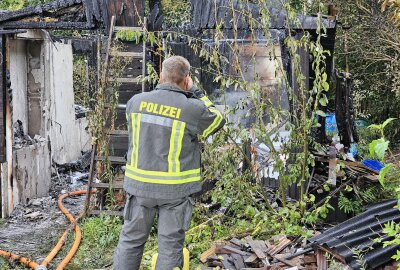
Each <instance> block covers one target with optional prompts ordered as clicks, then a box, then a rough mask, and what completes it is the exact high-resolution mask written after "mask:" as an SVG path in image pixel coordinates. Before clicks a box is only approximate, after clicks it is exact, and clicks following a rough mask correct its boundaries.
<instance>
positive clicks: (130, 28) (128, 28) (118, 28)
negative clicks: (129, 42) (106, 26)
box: [114, 26, 143, 32]
mask: <svg viewBox="0 0 400 270" xmlns="http://www.w3.org/2000/svg"><path fill="white" fill-rule="evenodd" d="M119 31H135V32H143V27H133V26H115V27H114V32H119Z"/></svg>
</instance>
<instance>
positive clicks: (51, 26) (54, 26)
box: [0, 22, 95, 30]
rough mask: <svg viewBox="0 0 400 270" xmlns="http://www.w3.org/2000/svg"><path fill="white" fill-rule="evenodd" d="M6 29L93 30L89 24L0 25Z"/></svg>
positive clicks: (33, 23) (41, 23)
mask: <svg viewBox="0 0 400 270" xmlns="http://www.w3.org/2000/svg"><path fill="white" fill-rule="evenodd" d="M0 27H2V28H4V29H79V30H86V29H93V28H94V27H95V26H94V25H92V24H89V23H87V22H6V23H0Z"/></svg>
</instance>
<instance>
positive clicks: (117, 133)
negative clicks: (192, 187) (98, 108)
mask: <svg viewBox="0 0 400 270" xmlns="http://www.w3.org/2000/svg"><path fill="white" fill-rule="evenodd" d="M115 21H116V19H115V16H113V17H112V18H111V24H110V31H109V35H108V43H107V50H106V56H105V62H104V67H103V71H102V78H101V79H102V80H103V81H104V82H106V84H108V82H113V81H117V82H118V83H121V84H125V85H128V86H129V85H132V86H134V85H136V86H137V85H138V84H140V83H141V86H142V87H141V92H144V91H145V82H144V81H141V80H140V79H139V78H138V77H135V78H126V77H124V78H113V77H111V76H110V74H109V62H110V58H111V57H131V58H132V59H134V60H133V61H139V60H140V59H141V60H142V66H141V68H142V74H141V75H142V76H145V75H146V43H145V40H144V39H143V42H142V46H143V49H142V51H141V52H131V51H115V52H111V47H112V43H113V40H114V38H115V36H116V34H117V33H118V32H119V31H124V30H127V31H136V32H137V31H140V32H143V33H145V32H146V30H147V29H146V24H147V20H146V18H144V22H143V27H126V26H115ZM132 95H133V93H132ZM125 109H126V103H125V104H123V103H122V104H118V106H117V110H123V115H124V116H123V117H124V118H125ZM106 135H107V136H110V142H117V143H118V141H125V142H126V141H127V140H128V130H127V129H126V125H125V129H124V130H108V131H107V134H106ZM120 144H121V143H120ZM122 145H124V144H123V143H122ZM97 147H98V145H97V143H95V144H94V145H93V146H92V156H91V163H90V171H89V180H88V193H87V198H86V205H85V215H88V214H89V210H90V209H89V208H90V199H91V190H92V189H97V191H98V192H97V194H98V196H99V197H100V198H99V201H100V204H99V208H100V209H99V210H91V211H90V214H91V215H99V214H101V213H105V214H108V215H122V211H105V210H104V206H105V205H104V204H105V202H104V196H103V192H104V191H105V190H108V189H113V190H121V189H122V188H123V186H122V184H116V183H111V184H110V183H94V176H95V173H96V163H97V162H105V161H106V160H108V161H109V162H110V164H111V165H112V166H123V165H125V164H126V158H125V156H126V155H125V154H126V151H127V149H126V151H125V154H122V152H121V153H120V154H119V155H110V156H108V157H106V156H98V155H97ZM125 147H126V148H127V147H128V144H126V146H124V148H125Z"/></svg>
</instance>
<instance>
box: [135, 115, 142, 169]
mask: <svg viewBox="0 0 400 270" xmlns="http://www.w3.org/2000/svg"><path fill="white" fill-rule="evenodd" d="M141 119H142V114H141V113H139V114H138V115H137V119H136V130H135V132H136V143H135V144H136V153H135V155H136V164H135V167H136V168H137V166H138V162H139V140H140V121H141Z"/></svg>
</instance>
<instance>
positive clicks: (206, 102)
mask: <svg viewBox="0 0 400 270" xmlns="http://www.w3.org/2000/svg"><path fill="white" fill-rule="evenodd" d="M200 100H201V101H203V102H204V104H205V105H206V107H207V108H208V107H210V106H211V105H213V103H212V102H211V100H210V99H209V98H208V97H207V96H204V97H202V98H200Z"/></svg>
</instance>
